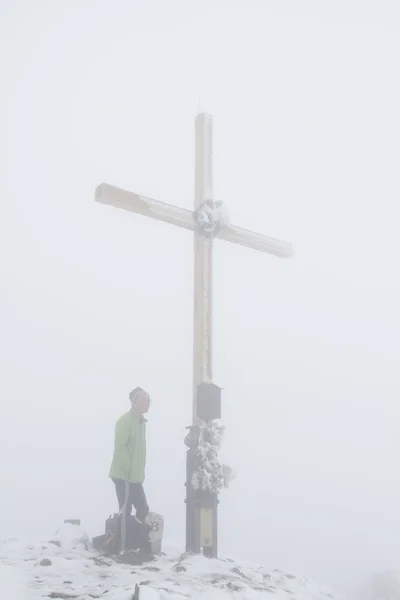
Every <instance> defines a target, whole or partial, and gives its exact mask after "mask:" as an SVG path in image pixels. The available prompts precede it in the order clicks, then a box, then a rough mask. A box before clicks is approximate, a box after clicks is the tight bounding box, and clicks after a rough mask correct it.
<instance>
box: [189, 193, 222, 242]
mask: <svg viewBox="0 0 400 600" xmlns="http://www.w3.org/2000/svg"><path fill="white" fill-rule="evenodd" d="M194 218H195V220H196V224H197V229H196V231H197V233H198V234H199V235H202V236H203V237H206V238H208V239H209V240H212V239H214V238H215V237H217V235H218V234H219V232H220V231H221V229H223V228H224V227H226V226H227V225H228V222H229V219H228V211H227V210H226V207H225V205H224V203H223V202H221V201H220V200H216V201H214V200H207V201H206V202H204V204H202V205H201V206H200V207H199V208H198V209H197V210H196V211H195V213H194Z"/></svg>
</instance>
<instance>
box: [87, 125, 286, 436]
mask: <svg viewBox="0 0 400 600" xmlns="http://www.w3.org/2000/svg"><path fill="white" fill-rule="evenodd" d="M212 179H213V177H212V117H211V116H210V115H208V114H206V113H201V114H199V115H197V117H196V119H195V190H194V192H195V193H194V210H189V209H185V208H180V207H178V206H174V205H172V204H166V203H164V202H160V201H159V200H154V199H152V198H148V197H146V196H143V195H141V194H136V193H135V192H130V191H127V190H123V189H121V188H118V187H115V186H113V185H109V184H108V183H102V184H100V185H99V186H98V187H97V188H96V192H95V200H96V202H100V203H101V204H108V205H110V206H114V207H116V208H121V209H124V210H128V211H130V212H133V213H136V214H138V215H142V216H145V217H150V218H151V219H156V220H157V221H164V222H165V223H169V224H171V225H176V226H177V227H181V228H183V229H187V230H188V231H192V232H193V233H194V298H193V299H194V303H193V425H194V426H198V425H199V424H200V423H201V419H200V418H199V416H198V410H197V402H198V393H197V390H198V386H199V385H200V384H202V383H210V382H212V296H213V289H212V255H213V243H214V240H215V239H219V240H225V241H227V242H232V243H234V244H239V245H241V246H247V247H248V248H252V249H253V250H259V251H261V252H267V253H268V254H273V255H275V256H278V257H281V258H290V257H291V256H292V255H293V248H292V245H291V244H290V243H288V242H284V241H280V240H277V239H274V238H271V237H267V236H265V235H262V234H260V233H255V232H253V231H249V230H247V229H243V228H241V227H236V226H235V225H231V224H229V222H228V220H227V219H226V215H225V211H224V207H223V205H222V203H221V202H216V201H215V200H214V198H213V191H212Z"/></svg>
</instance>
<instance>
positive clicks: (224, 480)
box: [192, 420, 233, 494]
mask: <svg viewBox="0 0 400 600" xmlns="http://www.w3.org/2000/svg"><path fill="white" fill-rule="evenodd" d="M223 433H224V427H223V425H221V423H220V422H219V421H218V420H216V421H211V422H210V423H206V424H205V425H202V427H201V428H200V439H199V446H198V449H197V458H198V466H197V468H196V470H195V471H194V473H193V476H192V486H193V489H195V490H207V491H210V492H213V493H216V494H218V492H219V491H220V490H222V489H223V488H227V487H228V486H229V484H230V483H231V481H232V479H233V473H232V469H231V467H229V466H228V465H223V464H221V463H220V461H219V459H218V451H219V449H220V446H221V440H222V436H223Z"/></svg>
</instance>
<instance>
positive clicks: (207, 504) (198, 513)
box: [185, 425, 219, 558]
mask: <svg viewBox="0 0 400 600" xmlns="http://www.w3.org/2000/svg"><path fill="white" fill-rule="evenodd" d="M188 429H189V433H188V435H187V436H186V439H185V444H186V445H187V446H188V447H189V450H188V451H187V453H186V483H185V485H186V500H185V503H186V552H189V553H192V554H200V552H201V550H202V549H203V554H204V556H207V557H209V558H217V556H218V534H217V532H218V503H219V500H218V496H217V494H216V493H213V492H211V491H208V490H195V489H194V488H193V485H192V478H193V473H194V472H195V470H196V468H197V464H198V456H197V448H198V445H199V436H200V428H199V427H198V426H197V425H193V426H191V427H188Z"/></svg>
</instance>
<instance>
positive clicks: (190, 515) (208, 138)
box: [185, 113, 217, 556]
mask: <svg viewBox="0 0 400 600" xmlns="http://www.w3.org/2000/svg"><path fill="white" fill-rule="evenodd" d="M212 200H213V190H212V118H211V116H210V115H207V114H205V113H202V114H200V115H198V116H197V117H196V121H195V190H194V212H195V213H196V211H198V210H199V209H200V207H201V206H203V205H204V203H205V202H207V201H212ZM212 261H213V237H210V238H208V237H204V236H202V235H199V234H198V233H196V232H195V235H194V304H193V415H192V427H191V428H190V431H191V433H190V434H189V436H188V437H187V438H186V440H185V443H186V445H187V446H189V450H188V451H187V462H186V550H187V551H189V552H196V553H198V552H200V550H201V548H202V547H203V550H204V554H206V555H208V556H216V555H217V497H216V494H213V493H212V492H207V491H205V492H202V493H200V492H199V491H195V490H194V489H193V486H192V476H193V472H194V470H195V468H196V465H197V460H198V458H197V447H198V442H199V433H200V430H199V426H200V424H201V422H202V419H201V418H200V416H199V411H198V390H199V386H200V384H204V383H210V382H211V381H212V270H213V269H212V267H213V264H212Z"/></svg>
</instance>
